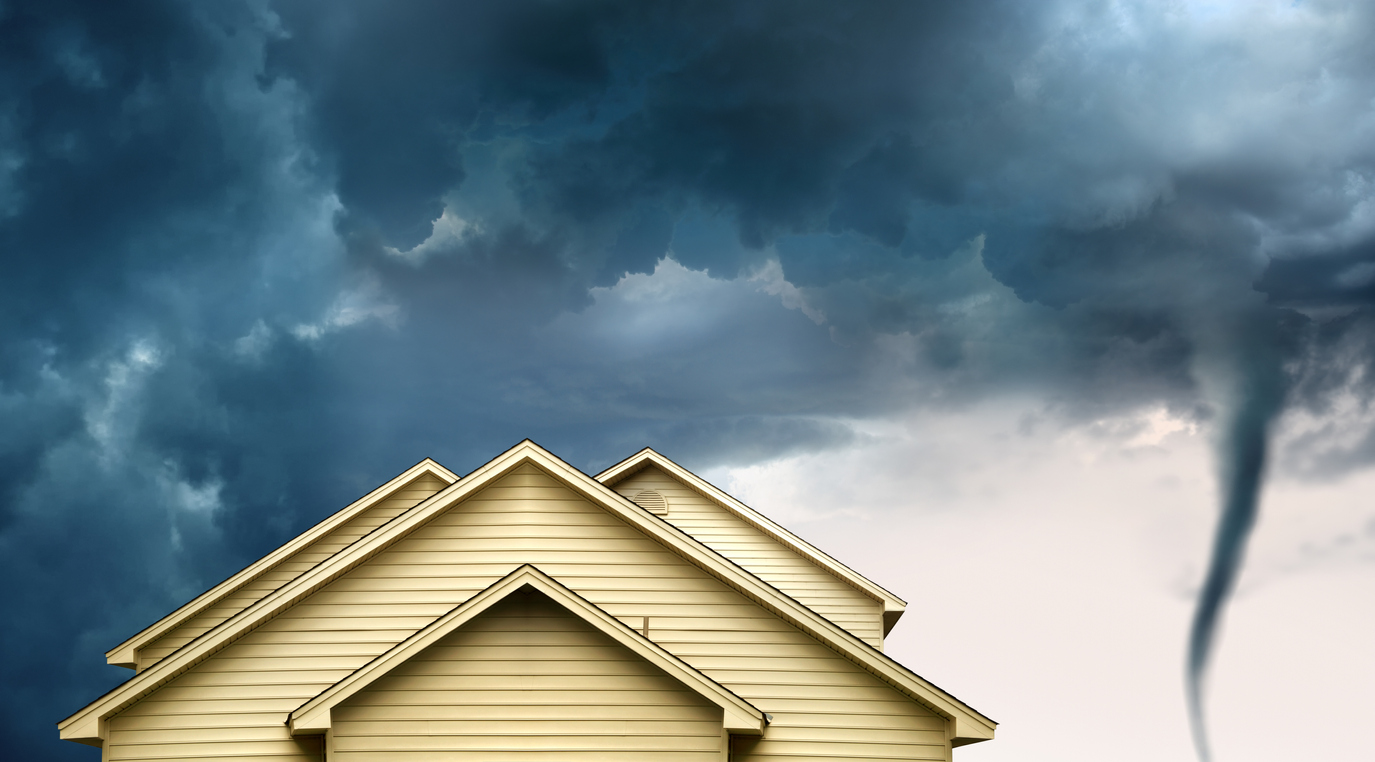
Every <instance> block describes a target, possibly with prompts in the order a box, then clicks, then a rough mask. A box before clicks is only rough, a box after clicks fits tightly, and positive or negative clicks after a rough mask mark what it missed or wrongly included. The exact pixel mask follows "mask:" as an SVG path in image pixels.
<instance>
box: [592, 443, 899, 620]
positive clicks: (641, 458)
mask: <svg viewBox="0 0 1375 762" xmlns="http://www.w3.org/2000/svg"><path fill="white" fill-rule="evenodd" d="M647 466H656V467H658V468H659V469H660V470H661V471H663V472H664V473H667V474H668V475H669V476H671V477H673V478H674V479H677V480H678V481H680V482H682V483H683V484H684V485H686V486H687V487H688V488H689V489H692V490H695V491H696V492H697V493H698V494H700V495H701V496H702V497H705V498H706V499H708V500H710V501H712V502H713V503H716V504H717V505H719V506H721V507H722V508H724V509H726V510H727V511H728V512H730V513H732V514H734V515H735V516H737V517H739V518H740V519H741V520H742V521H744V522H745V523H746V524H749V525H751V526H753V527H754V528H755V529H758V530H759V531H761V532H763V533H764V534H766V535H768V536H769V537H772V538H773V539H774V540H775V541H776V542H778V543H779V544H781V545H783V546H784V547H786V548H788V549H789V550H791V551H793V552H794V553H797V554H798V555H800V556H802V557H803V558H805V559H807V560H808V561H811V562H812V563H813V564H815V565H817V566H819V567H821V568H822V569H824V570H826V571H827V572H830V573H831V574H832V575H834V576H836V577H839V578H840V579H842V580H844V581H845V582H847V583H849V584H850V585H851V586H853V587H854V588H855V589H857V590H859V591H860V592H862V593H864V594H866V595H868V596H870V597H872V598H874V599H875V600H877V601H879V602H881V603H882V604H883V634H884V635H887V634H888V633H889V631H891V630H892V629H893V625H895V624H897V621H898V618H899V617H901V616H902V612H903V611H905V610H906V609H907V601H904V600H903V599H901V598H899V597H897V596H896V595H893V594H892V593H890V592H889V591H887V590H885V589H884V588H882V587H880V586H879V585H877V584H875V583H874V582H873V581H872V580H870V579H868V578H867V577H865V576H863V575H861V574H860V573H859V572H857V571H855V570H854V569H851V568H850V567H848V566H846V565H845V564H842V563H841V562H839V561H837V560H835V559H834V558H832V557H830V556H829V555H827V554H826V553H824V552H822V551H821V550H820V549H818V548H816V547H814V546H813V545H812V544H811V543H809V542H807V541H806V540H804V539H802V538H801V537H798V536H797V535H795V534H793V533H792V532H789V531H788V530H787V529H784V528H783V527H782V526H780V525H779V524H776V523H774V522H773V521H772V520H771V519H769V517H767V516H765V515H764V514H762V513H760V512H759V511H756V510H754V509H753V508H751V507H749V506H748V505H745V504H744V503H742V502H740V501H739V500H736V499H735V498H733V497H731V496H730V495H728V494H726V493H725V492H723V491H722V490H720V489H719V488H717V487H716V486H715V485H713V484H711V483H710V482H708V481H706V480H705V479H702V478H701V477H699V476H698V475H696V474H694V473H692V472H691V471H689V470H687V469H686V468H683V467H682V466H680V465H678V464H677V463H674V462H673V461H671V460H669V459H668V458H666V457H664V456H663V455H660V454H659V453H657V452H655V451H654V450H653V449H651V448H648V447H646V448H644V449H643V450H640V451H639V452H637V453H635V454H634V455H632V456H630V457H629V458H626V459H625V460H623V461H621V462H620V463H617V464H616V465H614V466H612V467H610V468H608V469H606V470H605V471H603V472H601V473H600V474H597V475H596V476H595V477H594V478H595V479H596V480H597V481H599V482H601V483H602V484H605V485H607V486H608V487H614V486H615V485H616V484H617V483H618V482H620V481H621V480H622V479H626V478H628V477H630V476H632V475H634V474H635V473H636V472H637V471H640V470H642V469H644V468H645V467H647Z"/></svg>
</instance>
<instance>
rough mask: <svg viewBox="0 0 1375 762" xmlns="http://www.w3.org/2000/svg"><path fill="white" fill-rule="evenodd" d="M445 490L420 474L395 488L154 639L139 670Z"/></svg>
mask: <svg viewBox="0 0 1375 762" xmlns="http://www.w3.org/2000/svg"><path fill="white" fill-rule="evenodd" d="M447 486H449V484H448V482H446V481H444V480H442V479H440V478H439V477H437V476H434V475H433V474H423V475H421V476H419V477H417V478H416V479H414V480H413V481H411V482H410V483H408V484H406V485H405V486H403V487H401V488H400V489H398V490H397V491H396V492H394V493H393V494H392V495H391V496H390V497H388V498H387V499H385V500H379V501H378V502H377V503H376V504H375V505H372V506H370V507H369V508H368V509H367V510H364V511H362V512H360V513H359V514H358V515H357V516H354V517H353V518H352V519H350V520H349V521H348V522H346V523H345V524H343V525H342V526H340V527H337V528H336V529H335V530H334V531H332V532H330V533H329V534H327V535H325V536H324V537H321V538H320V539H318V540H316V541H315V542H313V543H311V544H310V545H308V546H306V547H304V548H302V549H301V550H300V552H298V553H296V554H294V555H292V556H291V557H289V558H287V559H284V560H283V561H282V563H280V564H277V565H276V566H274V567H272V568H271V569H268V570H267V571H265V572H263V573H262V574H259V575H258V576H257V577H254V578H253V579H251V580H249V581H248V582H247V583H245V584H244V585H243V586H242V587H240V588H239V589H237V590H235V591H234V592H232V593H230V594H229V595H226V596H225V597H224V598H221V599H220V600H219V601H217V602H215V603H213V604H211V605H210V606H208V607H206V609H205V610H204V611H202V612H200V613H199V614H197V615H196V616H194V617H192V618H190V619H188V620H186V621H185V622H183V623H182V624H180V625H178V626H176V627H174V628H172V629H171V630H168V631H167V633H166V634H164V635H163V636H162V637H160V638H158V639H157V640H154V641H152V642H151V643H149V644H148V645H146V646H144V647H142V648H140V649H139V650H138V664H139V666H138V668H139V671H140V672H141V671H143V670H145V669H147V668H148V667H150V666H152V665H153V664H156V663H157V662H158V661H159V660H161V659H162V658H164V657H165V656H167V655H168V654H170V653H172V652H173V651H175V650H177V649H178V648H181V647H182V646H183V645H185V644H187V643H189V642H191V641H192V640H194V639H196V638H197V637H200V636H201V635H202V634H203V633H205V632H206V631H208V630H210V629H211V628H212V627H214V626H215V625H217V624H219V623H220V622H223V621H224V620H226V619H228V618H229V617H231V616H234V615H235V614H237V613H239V612H240V611H243V610H244V609H245V608H247V607H249V606H251V605H253V603H255V602H256V601H257V600H258V599H260V598H262V597H263V596H264V595H267V594H268V593H270V592H272V591H273V590H276V589H277V588H279V587H281V586H282V585H285V584H286V583H288V582H290V581H291V580H293V579H296V578H297V577H299V576H301V575H302V574H304V573H306V572H307V571H309V570H310V569H312V568H313V567H314V566H315V565H316V564H319V563H320V562H321V561H324V560H325V559H327V558H329V557H330V556H332V555H334V554H335V553H338V552H339V551H341V550H343V549H344V548H346V547H348V546H349V545H351V544H352V543H353V541H354V540H357V539H358V538H359V537H362V536H363V535H365V534H367V533H368V532H371V531H372V530H374V529H376V528H377V527H380V526H382V525H383V524H385V523H387V522H388V521H391V520H392V519H394V518H396V517H397V516H399V515H401V514H402V513H404V512H405V511H407V510H409V509H410V508H412V507H413V506H415V505H416V504H418V503H420V501H422V500H424V499H426V498H428V497H430V496H431V495H433V494H434V493H436V492H438V491H439V490H441V489H443V488H445V487H447Z"/></svg>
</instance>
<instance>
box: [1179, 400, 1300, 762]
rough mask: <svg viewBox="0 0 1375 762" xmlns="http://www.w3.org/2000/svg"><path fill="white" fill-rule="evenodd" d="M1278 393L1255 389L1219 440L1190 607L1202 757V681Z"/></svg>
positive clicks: (1192, 696)
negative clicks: (1212, 527)
mask: <svg viewBox="0 0 1375 762" xmlns="http://www.w3.org/2000/svg"><path fill="white" fill-rule="evenodd" d="M1277 398H1278V395H1257V396H1255V397H1252V398H1251V399H1249V400H1246V401H1245V402H1244V403H1243V404H1241V405H1239V406H1238V408H1237V409H1236V410H1234V411H1233V415H1232V417H1231V420H1230V422H1229V424H1228V426H1227V430H1226V432H1225V435H1224V437H1223V439H1222V442H1221V452H1220V455H1221V460H1222V501H1223V502H1222V514H1221V516H1220V517H1219V519H1218V525H1217V532H1216V535H1215V536H1214V538H1213V548H1212V557H1211V559H1210V560H1209V563H1208V572H1207V575H1206V576H1205V577H1204V580H1203V587H1202V590H1201V591H1200V592H1199V596H1198V604H1197V607H1196V608H1195V609H1194V618H1193V624H1192V626H1191V628H1190V631H1189V655H1188V664H1187V692H1188V705H1189V723H1190V728H1191V730H1192V732H1193V740H1194V748H1195V750H1196V751H1197V753H1198V757H1199V759H1200V760H1203V762H1208V760H1210V759H1211V758H1212V757H1211V749H1210V747H1209V739H1208V729H1207V724H1206V722H1205V716H1204V708H1203V681H1204V677H1205V673H1206V671H1207V668H1208V663H1209V660H1210V659H1211V657H1212V651H1213V644H1214V642H1215V640H1216V636H1217V629H1218V621H1219V618H1220V616H1221V613H1222V607H1223V605H1224V604H1225V603H1226V602H1227V599H1228V597H1229V596H1230V595H1231V593H1232V589H1233V587H1234V586H1235V584H1236V579H1237V575H1238V574H1239V572H1240V570H1241V563H1242V560H1243V557H1244V556H1245V552H1246V543H1247V540H1248V539H1249V538H1250V536H1251V530H1252V528H1253V527H1254V526H1255V523H1256V512H1257V509H1258V504H1259V501H1260V488H1261V483H1262V480H1263V478H1264V473H1265V460H1266V450H1267V447H1268V437H1269V429H1270V422H1271V420H1273V418H1274V416H1275V413H1276V412H1277V410H1278V408H1279V402H1278V399H1277Z"/></svg>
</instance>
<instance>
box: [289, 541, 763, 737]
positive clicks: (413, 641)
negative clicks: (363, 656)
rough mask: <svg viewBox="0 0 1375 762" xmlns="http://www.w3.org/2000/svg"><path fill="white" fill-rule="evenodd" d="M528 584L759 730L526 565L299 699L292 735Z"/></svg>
mask: <svg viewBox="0 0 1375 762" xmlns="http://www.w3.org/2000/svg"><path fill="white" fill-rule="evenodd" d="M525 589H533V590H537V591H539V592H541V593H543V594H544V595H546V596H548V597H549V598H550V599H551V600H553V601H554V602H555V603H557V604H559V605H560V606H562V607H563V608H565V609H567V610H568V611H569V612H571V613H572V614H573V615H574V616H576V617H578V618H579V619H581V620H583V621H584V622H586V623H588V624H589V625H591V626H592V627H593V628H595V629H597V630H599V631H601V632H602V633H604V634H606V635H608V636H610V637H611V638H612V639H613V640H615V641H616V642H618V643H620V644H621V645H622V646H625V647H626V648H627V649H629V650H630V651H632V652H634V653H635V654H636V655H637V656H639V657H640V658H641V659H644V660H645V661H647V662H649V663H651V664H653V665H654V666H656V667H658V668H659V669H661V670H663V671H664V672H666V673H668V675H669V676H671V677H673V678H674V679H676V680H677V681H678V682H680V683H682V684H683V685H684V686H686V687H688V688H689V689H691V690H693V691H694V692H696V693H697V694H698V695H700V696H702V697H703V698H704V699H706V700H707V701H709V702H711V703H713V704H716V705H717V706H719V707H721V710H722V713H723V714H722V716H723V720H722V723H723V726H724V727H725V729H726V730H727V731H728V732H730V733H736V734H741V735H754V736H757V735H760V734H762V733H763V732H764V726H765V725H766V724H768V723H767V719H766V717H765V715H764V713H763V712H762V711H760V710H759V709H758V708H756V707H755V706H754V705H752V704H750V703H749V702H748V701H746V700H744V699H742V698H740V697H739V696H737V695H735V694H734V693H732V692H731V691H730V690H729V689H727V688H726V687H725V686H723V685H721V684H720V683H717V682H716V681H714V680H712V679H711V678H709V677H707V676H706V675H704V674H702V673H701V672H698V671H697V670H696V669H694V668H693V667H692V666H690V665H689V664H688V663H687V662H684V661H683V660H682V659H679V658H678V657H676V656H674V655H673V654H671V653H669V652H668V651H665V650H664V649H663V648H662V647H661V646H659V645H657V644H656V643H654V642H653V641H651V640H648V639H647V638H645V637H644V636H643V635H641V634H640V633H638V632H636V631H635V630H633V629H631V628H630V627H627V626H626V625H625V623H623V622H621V621H620V620H619V619H616V618H615V617H613V616H611V615H610V614H608V613H606V612H605V611H603V610H602V609H601V608H599V607H598V606H596V605H595V604H593V603H592V602H590V601H588V600H587V599H585V598H583V597H582V596H580V595H578V594H577V593H575V592H573V591H572V590H569V589H568V588H567V587H564V586H563V585H562V584H560V583H559V582H557V581H556V580H554V579H553V578H552V577H550V576H549V575H547V574H545V573H544V572H542V571H540V570H539V569H537V568H535V567H534V566H530V565H528V564H527V565H525V566H521V567H520V568H518V569H516V570H515V571H513V572H511V573H510V574H508V575H506V576H505V577H503V578H501V579H500V580H498V581H497V582H496V583H494V584H493V585H492V586H491V587H488V588H487V589H486V590H483V591H482V592H480V593H478V594H477V595H474V596H473V597H472V598H470V599H468V600H467V601H466V602H464V603H463V604H461V605H459V606H457V607H456V608H454V609H453V610H452V611H450V612H449V613H447V614H445V615H443V616H441V617H440V618H438V619H436V620H435V621H434V622H432V623H431V624H430V625H428V626H427V627H425V628H424V629H422V630H420V631H419V632H417V633H415V634H414V635H412V636H411V637H409V638H407V639H406V640H405V641H403V642H401V643H400V644H398V645H397V646H396V647H394V648H392V649H391V650H390V651H388V652H386V653H385V654H383V655H381V656H379V657H377V658H376V659H374V660H372V661H370V662H368V663H367V664H365V665H364V666H362V667H360V668H359V669H358V670H356V671H355V672H353V673H352V674H350V675H349V676H348V677H346V678H344V679H343V680H340V681H339V682H337V683H335V684H334V685H331V686H330V687H329V688H326V689H325V690H324V691H323V692H321V693H320V694H319V695H317V696H316V697H315V698H313V699H311V700H310V701H307V702H306V703H305V704H302V705H301V706H300V707H299V708H297V709H296V710H295V711H293V712H292V713H291V715H290V716H289V717H288V718H287V726H288V727H289V728H290V729H291V733H292V735H303V734H318V733H324V732H325V731H327V730H329V729H330V727H331V724H332V721H331V714H332V712H331V710H332V709H333V708H334V707H335V706H337V705H339V704H340V703H342V702H344V701H346V700H347V699H348V698H349V697H350V696H353V695H354V694H355V693H357V692H358V691H361V690H363V689H364V688H366V687H367V686H368V685H370V684H371V683H372V682H374V681H375V680H377V679H379V678H381V677H382V676H384V675H386V674H387V673H388V672H390V671H392V670H393V669H395V668H396V667H398V666H400V665H402V664H404V663H405V662H406V661H408V660H409V659H411V658H412V657H414V656H416V655H417V654H419V653H420V652H422V651H424V650H425V649H426V648H428V647H430V646H432V645H434V644H435V643H437V642H439V640H440V639H442V638H443V637H444V636H446V635H448V634H449V633H452V632H453V631H455V630H457V629H459V628H460V627H462V626H463V625H465V624H467V623H468V622H470V621H472V620H473V619H474V618H475V617H477V616H479V615H480V614H482V613H483V612H484V611H487V610H488V609H490V608H491V607H492V606H494V605H495V604H497V603H499V602H500V601H502V600H503V599H505V598H507V597H508V596H510V595H512V594H514V593H516V592H517V591H520V590H525Z"/></svg>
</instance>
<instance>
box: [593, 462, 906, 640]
mask: <svg viewBox="0 0 1375 762" xmlns="http://www.w3.org/2000/svg"><path fill="white" fill-rule="evenodd" d="M615 489H616V491H617V492H619V493H621V494H622V495H625V496H627V497H630V496H633V495H634V494H635V493H636V492H639V491H640V490H645V489H650V490H654V491H655V492H658V493H660V494H662V495H663V496H664V497H665V498H667V500H668V504H669V509H668V515H666V516H664V519H665V520H667V521H668V522H669V523H671V524H673V525H674V526H676V527H678V528H679V529H681V530H683V531H684V532H687V533H688V534H689V535H692V537H693V538H694V539H696V540H697V541H698V542H701V543H702V544H703V545H706V546H707V547H709V548H711V549H712V550H714V551H716V552H717V553H720V554H721V555H723V556H725V557H726V558H729V559H730V560H732V561H734V562H735V563H737V564H739V565H740V566H742V567H744V568H745V569H747V570H748V571H749V572H750V573H752V574H754V575H755V576H756V577H759V578H760V579H762V580H764V581H765V582H767V583H769V584H770V585H773V586H774V587H776V588H778V589H779V590H782V591H783V592H784V593H787V594H788V595H789V596H791V597H792V598H794V599H795V600H797V601H798V602H800V603H802V604H803V605H804V606H806V607H807V608H810V609H811V610H812V611H815V612H816V613H818V614H820V615H822V616H824V617H826V618H827V619H829V620H831V621H832V622H835V623H836V624H838V625H840V626H841V627H844V628H845V629H846V630H848V631H849V632H850V633H851V634H853V635H854V636H855V637H857V638H859V639H861V640H863V641H864V642H866V643H868V644H870V645H872V646H874V647H875V648H883V604H882V603H880V602H879V601H877V600H874V599H873V598H872V597H870V596H869V595H867V594H865V593H863V592H861V591H860V590H858V589H856V588H855V587H854V586H853V585H851V584H850V583H848V582H845V581H844V580H842V579H840V578H839V577H837V576H835V575H833V574H831V573H830V572H828V571H826V570H825V569H822V568H821V567H820V566H817V565H816V564H814V563H812V562H811V561H809V560H808V559H807V558H806V557H804V556H802V555H801V554H799V553H797V552H796V551H794V550H792V549H791V548H788V547H787V546H786V545H784V544H782V543H780V542H778V541H777V540H775V539H774V538H772V537H770V536H769V535H767V534H765V533H764V532H762V531H760V530H759V529H758V528H756V527H755V526H754V525H752V524H750V523H748V522H746V521H745V520H744V519H741V518H740V517H739V516H736V515H735V514H734V513H731V512H730V511H728V510H726V509H725V508H722V507H721V506H720V505H718V504H717V503H716V502H715V501H712V500H709V499H707V498H706V497H704V496H703V495H702V494H701V493H700V492H698V491H697V490H695V489H692V488H691V487H689V486H687V485H686V484H683V483H682V482H679V481H678V480H677V479H674V478H673V477H672V476H670V475H668V474H666V473H664V471H663V470H661V469H659V468H656V467H654V466H646V467H645V468H643V469H641V470H639V471H637V472H635V473H634V474H631V475H630V476H628V477H626V478H625V479H623V480H622V481H620V482H617V483H616V486H615Z"/></svg>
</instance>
